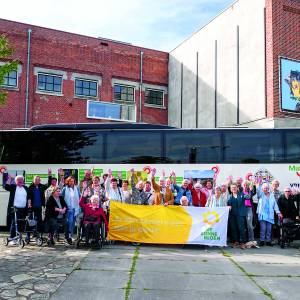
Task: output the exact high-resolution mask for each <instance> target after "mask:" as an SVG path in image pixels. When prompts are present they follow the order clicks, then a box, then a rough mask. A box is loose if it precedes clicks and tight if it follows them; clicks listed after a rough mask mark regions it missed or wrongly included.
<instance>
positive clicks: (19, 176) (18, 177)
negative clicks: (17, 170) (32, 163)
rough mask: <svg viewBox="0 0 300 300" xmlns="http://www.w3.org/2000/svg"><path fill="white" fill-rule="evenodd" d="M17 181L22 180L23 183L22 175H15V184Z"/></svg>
mask: <svg viewBox="0 0 300 300" xmlns="http://www.w3.org/2000/svg"><path fill="white" fill-rule="evenodd" d="M18 179H22V180H23V181H24V176H22V175H17V176H16V177H15V182H17V181H18Z"/></svg>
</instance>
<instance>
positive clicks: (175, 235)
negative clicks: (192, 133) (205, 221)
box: [108, 201, 192, 244]
mask: <svg viewBox="0 0 300 300" xmlns="http://www.w3.org/2000/svg"><path fill="white" fill-rule="evenodd" d="M191 227H192V217H191V216H190V215H189V214H188V212H187V211H186V210H185V209H184V208H182V207H180V206H166V207H165V206H162V205H157V206H156V205H154V206H152V205H151V206H148V205H145V206H144V205H133V204H123V203H119V202H115V201H111V202H110V217H109V233H108V238H109V239H110V240H119V241H130V242H140V243H160V244H186V243H187V241H188V238H189V234H190V231H191Z"/></svg>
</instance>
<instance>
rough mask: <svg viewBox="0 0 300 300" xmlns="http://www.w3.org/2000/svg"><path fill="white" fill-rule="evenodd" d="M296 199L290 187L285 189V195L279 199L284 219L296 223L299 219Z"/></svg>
mask: <svg viewBox="0 0 300 300" xmlns="http://www.w3.org/2000/svg"><path fill="white" fill-rule="evenodd" d="M294 201H295V199H294V196H293V195H292V191H291V189H290V188H289V187H286V188H285V189H284V194H283V195H281V196H280V197H279V198H278V207H279V210H280V212H281V214H282V215H283V219H290V220H292V221H295V219H296V218H297V219H298V218H299V215H298V212H297V208H296V206H295V202H294Z"/></svg>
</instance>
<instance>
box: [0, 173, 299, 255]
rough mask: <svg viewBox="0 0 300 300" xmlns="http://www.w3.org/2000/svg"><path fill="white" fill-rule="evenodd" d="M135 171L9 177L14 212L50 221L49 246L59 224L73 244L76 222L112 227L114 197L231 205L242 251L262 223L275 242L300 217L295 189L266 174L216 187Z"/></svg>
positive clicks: (264, 240) (263, 238)
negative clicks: (282, 226)
mask: <svg viewBox="0 0 300 300" xmlns="http://www.w3.org/2000/svg"><path fill="white" fill-rule="evenodd" d="M129 174H130V176H129V177H130V178H129V179H128V180H123V179H122V174H121V173H119V174H118V176H117V177H114V176H113V175H112V170H110V169H109V170H108V171H107V173H105V174H103V175H102V176H101V177H100V176H94V175H93V172H92V171H91V170H86V171H85V174H84V178H83V179H82V180H81V181H80V182H76V179H75V177H73V176H68V177H67V178H65V176H64V171H63V170H62V169H59V170H58V179H56V178H55V177H52V171H51V169H48V184H46V185H45V184H42V183H41V178H40V177H39V176H35V177H34V179H33V182H32V184H30V186H29V187H26V185H25V183H24V177H23V176H16V178H14V179H13V178H10V177H8V180H7V182H6V184H5V189H6V190H7V191H9V192H10V198H9V204H8V209H9V212H8V213H9V215H10V217H11V220H14V218H15V215H14V213H11V212H10V208H11V207H16V208H17V218H18V219H21V218H24V216H25V215H26V213H27V210H28V209H30V210H32V211H33V212H34V214H35V216H36V218H37V221H38V223H39V224H45V226H44V229H43V230H45V231H46V232H47V233H48V238H49V244H54V239H53V236H54V234H55V232H56V231H57V230H58V226H59V225H62V226H63V227H64V232H65V240H66V242H67V243H69V244H72V242H73V239H72V237H73V234H74V229H75V224H77V226H82V225H83V226H84V228H85V229H86V230H90V229H91V228H92V229H94V230H95V231H96V232H97V231H98V226H99V223H100V220H101V219H102V220H103V221H104V222H105V224H106V228H108V217H109V207H110V202H111V201H118V202H122V203H126V204H138V205H164V206H168V205H181V206H195V207H210V208H214V207H227V206H229V211H230V213H229V232H230V239H231V242H232V247H240V248H241V249H245V248H246V246H245V244H246V242H253V241H255V236H254V226H255V224H259V227H260V231H259V245H260V246H264V245H268V246H272V230H273V227H274V225H276V224H278V222H280V221H282V220H283V219H291V220H296V219H299V208H300V207H299V203H300V194H299V193H297V192H295V191H292V190H291V188H289V187H285V188H284V191H283V192H282V191H281V190H280V189H279V186H280V185H279V182H278V180H274V181H273V182H272V183H271V184H269V183H263V181H262V179H260V178H258V179H256V181H249V180H243V179H242V178H241V177H239V178H237V179H236V181H233V178H232V176H229V177H228V180H227V182H226V183H223V184H221V185H216V181H215V180H213V179H205V180H201V179H193V178H190V179H184V180H183V181H182V182H181V184H178V183H177V182H176V174H175V172H174V171H171V172H170V174H169V176H166V173H165V172H164V171H162V174H161V176H160V177H159V180H158V182H156V180H155V175H156V169H155V168H151V172H150V174H149V180H147V181H143V180H142V179H141V178H139V177H137V175H136V172H135V170H134V169H131V170H130V172H129ZM255 200H257V201H255ZM14 226H15V222H11V227H10V235H11V237H13V236H14V234H15V227H14ZM41 230H42V229H41ZM77 238H78V236H77Z"/></svg>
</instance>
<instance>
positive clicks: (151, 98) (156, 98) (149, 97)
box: [145, 89, 164, 106]
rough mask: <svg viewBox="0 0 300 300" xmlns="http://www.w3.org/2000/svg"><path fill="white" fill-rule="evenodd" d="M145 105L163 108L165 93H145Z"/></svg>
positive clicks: (149, 91) (152, 91)
mask: <svg viewBox="0 0 300 300" xmlns="http://www.w3.org/2000/svg"><path fill="white" fill-rule="evenodd" d="M145 103H146V104H150V105H157V106H163V105H164V92H163V91H158V90H149V89H146V91H145Z"/></svg>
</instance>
